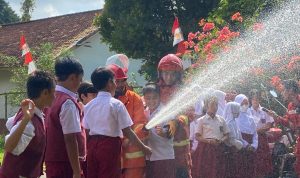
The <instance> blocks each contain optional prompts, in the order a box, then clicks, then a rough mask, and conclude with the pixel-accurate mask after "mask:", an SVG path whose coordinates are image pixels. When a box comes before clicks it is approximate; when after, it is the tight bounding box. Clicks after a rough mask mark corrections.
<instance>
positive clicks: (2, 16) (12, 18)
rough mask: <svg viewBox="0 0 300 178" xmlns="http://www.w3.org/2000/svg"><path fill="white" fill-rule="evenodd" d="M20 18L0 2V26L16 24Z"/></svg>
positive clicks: (6, 4) (7, 5) (2, 0)
mask: <svg viewBox="0 0 300 178" xmlns="http://www.w3.org/2000/svg"><path fill="white" fill-rule="evenodd" d="M18 21H20V18H19V17H18V15H17V14H16V13H15V12H14V11H13V10H12V8H11V7H10V6H9V4H8V3H7V2H5V1H4V0H0V24H6V23H12V22H18Z"/></svg>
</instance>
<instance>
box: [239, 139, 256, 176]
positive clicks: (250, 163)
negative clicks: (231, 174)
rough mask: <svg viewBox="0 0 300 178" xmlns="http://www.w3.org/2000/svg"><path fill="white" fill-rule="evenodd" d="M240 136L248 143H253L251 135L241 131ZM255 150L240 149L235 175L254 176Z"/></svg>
mask: <svg viewBox="0 0 300 178" xmlns="http://www.w3.org/2000/svg"><path fill="white" fill-rule="evenodd" d="M242 137H243V139H244V140H246V141H247V142H248V143H249V144H252V143H253V135H251V134H245V133H242ZM255 155H256V153H255V152H251V151H247V150H245V149H242V150H241V151H240V157H239V161H240V164H238V167H237V169H238V170H239V172H238V175H237V177H240V178H254V177H255V172H254V171H255Z"/></svg>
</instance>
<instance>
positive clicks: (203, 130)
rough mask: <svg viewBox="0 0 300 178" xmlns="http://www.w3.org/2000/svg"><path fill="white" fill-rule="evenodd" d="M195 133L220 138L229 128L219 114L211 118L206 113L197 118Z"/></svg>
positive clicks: (204, 136) (205, 136)
mask: <svg viewBox="0 0 300 178" xmlns="http://www.w3.org/2000/svg"><path fill="white" fill-rule="evenodd" d="M196 133H199V134H200V135H201V136H202V137H203V138H206V139H217V140H221V139H222V138H223V137H224V135H225V134H227V133H229V128H228V126H227V124H226V122H225V120H224V119H223V118H222V117H221V116H219V115H216V116H215V117H214V118H211V117H210V116H209V115H208V114H206V115H205V116H203V117H201V118H200V119H199V121H198V126H197V131H196Z"/></svg>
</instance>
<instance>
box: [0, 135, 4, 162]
mask: <svg viewBox="0 0 300 178" xmlns="http://www.w3.org/2000/svg"><path fill="white" fill-rule="evenodd" d="M3 148H4V135H0V163H1V162H2V160H3V155H4V149H3Z"/></svg>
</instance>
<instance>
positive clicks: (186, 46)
mask: <svg viewBox="0 0 300 178" xmlns="http://www.w3.org/2000/svg"><path fill="white" fill-rule="evenodd" d="M183 45H184V48H185V49H188V48H189V42H187V41H184V42H183Z"/></svg>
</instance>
